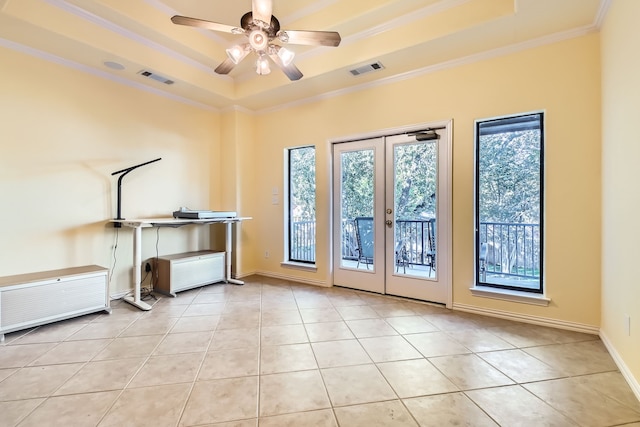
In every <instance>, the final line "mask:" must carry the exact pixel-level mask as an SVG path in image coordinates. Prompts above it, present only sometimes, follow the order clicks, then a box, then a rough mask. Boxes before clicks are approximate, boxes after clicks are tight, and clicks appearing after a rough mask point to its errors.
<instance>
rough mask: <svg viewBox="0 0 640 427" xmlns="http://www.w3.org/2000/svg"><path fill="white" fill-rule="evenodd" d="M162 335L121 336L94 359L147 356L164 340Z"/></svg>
mask: <svg viewBox="0 0 640 427" xmlns="http://www.w3.org/2000/svg"><path fill="white" fill-rule="evenodd" d="M162 338H163V337H162V335H148V336H141V337H119V338H116V339H114V340H113V341H112V342H111V343H110V344H109V345H107V346H106V347H105V348H104V349H103V350H102V351H101V352H100V353H98V355H97V356H96V357H94V358H93V360H107V359H127V358H130V357H147V356H149V355H150V354H151V353H153V350H154V349H155V348H156V346H157V345H158V344H159V343H160V341H161V340H162Z"/></svg>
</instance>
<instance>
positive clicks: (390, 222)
mask: <svg viewBox="0 0 640 427" xmlns="http://www.w3.org/2000/svg"><path fill="white" fill-rule="evenodd" d="M385 223H386V224H387V225H388V226H389V227H391V224H393V221H391V220H390V219H388V220H386V221H385Z"/></svg>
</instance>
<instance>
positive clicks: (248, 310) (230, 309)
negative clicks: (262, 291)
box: [222, 294, 261, 316]
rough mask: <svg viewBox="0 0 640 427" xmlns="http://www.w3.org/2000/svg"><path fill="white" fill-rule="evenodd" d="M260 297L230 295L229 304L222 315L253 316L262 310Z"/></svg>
mask: <svg viewBox="0 0 640 427" xmlns="http://www.w3.org/2000/svg"><path fill="white" fill-rule="evenodd" d="M260 306H261V302H260V295H259V294H258V295H255V298H250V297H247V296H244V295H233V294H230V295H229V302H227V304H226V305H225V306H224V311H223V313H222V314H238V315H240V314H242V315H246V316H252V315H254V314H256V313H258V311H259V310H260Z"/></svg>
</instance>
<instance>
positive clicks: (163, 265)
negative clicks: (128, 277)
mask: <svg viewBox="0 0 640 427" xmlns="http://www.w3.org/2000/svg"><path fill="white" fill-rule="evenodd" d="M224 256H225V254H224V252H213V251H198V252H186V253H182V254H175V255H167V256H163V257H160V258H158V263H157V266H156V268H157V272H158V276H157V277H158V279H157V282H156V283H155V285H154V287H153V289H154V290H155V291H158V292H161V293H164V294H167V295H172V296H175V295H176V292H180V291H184V290H187V289H192V288H196V287H198V286H203V285H208V284H211V283H216V282H221V281H224V280H225V276H224V268H225V262H224Z"/></svg>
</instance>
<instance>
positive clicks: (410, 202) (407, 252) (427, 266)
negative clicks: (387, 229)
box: [393, 140, 438, 279]
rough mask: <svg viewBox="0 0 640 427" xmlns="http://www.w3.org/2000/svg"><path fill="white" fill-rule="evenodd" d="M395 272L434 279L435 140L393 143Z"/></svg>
mask: <svg viewBox="0 0 640 427" xmlns="http://www.w3.org/2000/svg"><path fill="white" fill-rule="evenodd" d="M393 158H394V166H393V168H394V169H393V170H394V183H393V189H394V195H393V199H394V224H395V229H394V251H395V268H394V270H395V271H394V274H395V275H407V276H414V277H419V278H430V279H436V278H437V276H436V273H437V270H436V259H437V254H436V240H435V239H436V224H437V220H436V215H437V211H438V210H437V194H438V191H437V183H438V180H437V176H438V167H437V165H438V145H437V140H433V141H423V142H411V143H406V144H395V145H394V147H393Z"/></svg>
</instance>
